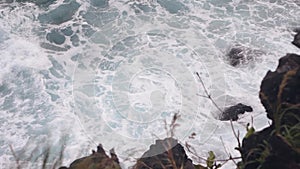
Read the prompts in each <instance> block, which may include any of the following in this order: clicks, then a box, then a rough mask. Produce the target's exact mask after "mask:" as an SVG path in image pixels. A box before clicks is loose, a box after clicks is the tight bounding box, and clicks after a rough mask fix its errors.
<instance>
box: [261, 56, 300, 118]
mask: <svg viewBox="0 0 300 169" xmlns="http://www.w3.org/2000/svg"><path fill="white" fill-rule="evenodd" d="M259 97H260V100H261V102H262V104H263V106H264V107H265V109H266V111H267V117H268V118H269V119H271V120H273V121H274V120H275V118H274V116H275V115H276V113H278V111H284V109H288V108H292V107H295V108H297V107H299V105H297V104H299V103H300V55H296V54H287V55H286V56H285V57H282V58H281V59H280V60H279V65H278V67H277V69H276V71H274V72H272V71H268V73H267V74H266V76H265V78H264V79H263V81H262V83H261V89H260V93H259ZM279 109H281V110H279ZM297 111H299V110H297ZM299 113H300V112H297V115H299Z"/></svg>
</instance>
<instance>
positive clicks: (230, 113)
mask: <svg viewBox="0 0 300 169" xmlns="http://www.w3.org/2000/svg"><path fill="white" fill-rule="evenodd" d="M252 111H253V109H252V107H251V106H247V105H244V104H242V103H239V104H237V105H234V106H231V107H229V108H226V109H225V110H224V112H223V114H222V115H221V117H220V120H222V121H225V120H232V121H237V119H238V115H239V114H244V113H245V112H252Z"/></svg>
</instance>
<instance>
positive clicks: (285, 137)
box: [240, 54, 300, 169]
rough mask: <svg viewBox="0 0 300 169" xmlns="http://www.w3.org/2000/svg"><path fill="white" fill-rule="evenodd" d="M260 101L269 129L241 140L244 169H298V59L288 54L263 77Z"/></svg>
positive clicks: (299, 61)
mask: <svg viewBox="0 0 300 169" xmlns="http://www.w3.org/2000/svg"><path fill="white" fill-rule="evenodd" d="M259 97H260V100H261V102H262V104H263V106H264V107H265V109H266V111H267V117H268V118H269V119H271V120H272V124H271V126H269V127H267V128H265V129H264V130H262V131H260V132H256V133H254V134H252V135H250V136H249V137H247V138H244V139H243V145H242V148H241V150H240V151H241V154H242V159H243V169H257V168H263V169H300V134H299V133H300V56H299V55H296V54H287V55H286V56H284V57H282V58H281V59H280V60H279V65H278V67H277V69H276V71H274V72H271V71H269V72H268V73H267V74H266V76H265V77H264V79H263V81H262V83H261V88H260V93H259Z"/></svg>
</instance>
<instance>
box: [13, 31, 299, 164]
mask: <svg viewBox="0 0 300 169" xmlns="http://www.w3.org/2000/svg"><path fill="white" fill-rule="evenodd" d="M295 32H296V35H295V36H294V40H293V42H292V44H294V45H295V46H296V47H298V48H300V29H297V30H295ZM196 75H197V76H198V77H199V80H200V82H201V83H202V86H203V87H204V89H205V93H206V96H205V97H207V98H208V99H210V100H211V101H212V103H213V104H214V105H215V106H216V107H217V108H218V109H219V110H220V111H221V112H222V116H221V118H220V120H228V121H230V122H231V127H232V132H233V134H234V136H235V138H236V141H237V147H236V148H235V149H236V150H237V151H239V152H240V157H232V156H231V155H230V154H228V153H227V154H228V159H225V160H216V157H215V154H214V152H212V151H210V152H208V157H207V158H202V157H199V158H201V159H203V161H204V165H203V166H202V165H195V164H194V163H193V161H192V160H191V159H189V158H188V156H187V154H186V152H185V149H184V146H185V148H186V150H187V151H189V152H191V153H195V151H194V150H193V148H192V147H191V146H190V145H188V144H186V145H181V144H180V143H179V142H178V141H177V140H176V139H174V138H173V131H174V130H175V129H176V126H177V125H179V124H177V121H176V120H177V119H178V118H180V115H179V114H175V115H174V117H173V120H172V122H171V124H170V126H168V129H169V130H170V131H168V133H170V136H169V137H167V138H165V139H163V140H156V142H155V144H153V145H151V146H150V149H149V150H148V151H146V152H145V153H144V154H143V155H142V157H141V158H139V159H137V161H136V164H135V165H134V166H133V167H132V168H133V169H218V168H221V167H222V166H223V164H225V163H226V162H228V161H232V162H234V164H236V168H237V169H277V168H278V169H300V55H297V54H287V55H286V56H284V57H282V58H281V59H280V60H279V64H278V67H277V69H276V70H275V71H274V72H272V71H268V72H267V74H266V76H265V77H264V79H263V80H262V82H261V87H260V92H259V98H260V100H261V103H262V104H263V106H264V107H265V109H266V115H267V117H268V118H269V119H270V120H271V121H272V122H271V124H270V126H268V127H266V128H264V129H262V130H261V131H255V130H254V128H253V127H251V126H250V125H249V124H248V125H247V126H248V127H247V134H246V135H245V136H244V138H243V139H242V141H240V138H239V133H237V132H236V131H235V130H234V128H233V125H232V121H235V120H237V118H238V114H243V113H244V112H245V111H248V112H250V111H252V108H251V107H250V106H246V105H243V104H237V105H235V106H232V107H230V108H228V109H225V111H223V110H221V109H220V108H219V107H218V105H217V104H215V102H214V100H213V98H211V96H210V95H209V93H208V91H207V90H206V88H205V86H204V84H203V82H202V80H201V77H200V75H199V74H198V73H196ZM225 116H226V117H225ZM193 136H195V133H193V134H192V135H191V136H190V137H193ZM10 148H11V152H12V155H13V156H14V158H15V161H16V165H17V167H16V168H17V169H22V168H24V166H22V163H21V162H20V161H19V159H18V156H17V154H16V153H15V152H14V150H13V147H12V146H11V147H10ZM157 150H160V151H161V150H164V151H162V153H159V154H157ZM63 151H64V148H63V147H62V148H61V151H60V155H59V157H58V159H57V160H56V161H55V162H54V163H53V165H51V167H50V168H51V169H57V168H58V167H59V166H60V165H61V162H62V159H63ZM49 155H50V149H47V150H46V151H45V153H43V156H42V158H43V160H42V162H43V163H42V164H43V165H42V168H43V169H46V168H49V166H47V165H46V164H47V162H48V160H49ZM58 169H121V166H120V164H119V160H118V157H117V154H116V153H115V152H114V150H111V151H110V156H108V155H107V154H106V153H105V150H104V149H103V147H102V145H101V144H99V146H98V147H97V150H96V151H94V150H93V151H92V154H91V155H89V156H86V157H82V158H79V159H76V160H75V161H74V162H72V163H71V164H70V166H69V167H66V166H62V167H59V168H58Z"/></svg>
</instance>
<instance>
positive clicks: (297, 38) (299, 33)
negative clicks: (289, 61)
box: [292, 29, 300, 48]
mask: <svg viewBox="0 0 300 169" xmlns="http://www.w3.org/2000/svg"><path fill="white" fill-rule="evenodd" d="M295 32H296V33H297V34H296V35H295V36H294V40H293V42H292V44H293V45H295V46H297V47H298V48H300V29H296V30H295Z"/></svg>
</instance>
